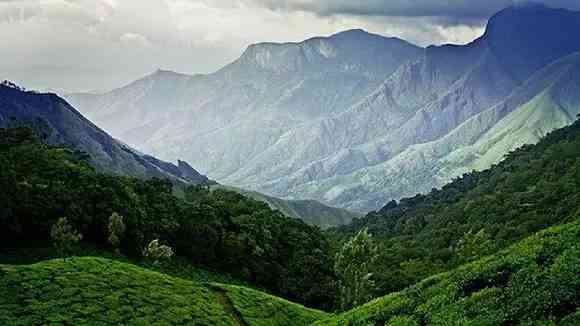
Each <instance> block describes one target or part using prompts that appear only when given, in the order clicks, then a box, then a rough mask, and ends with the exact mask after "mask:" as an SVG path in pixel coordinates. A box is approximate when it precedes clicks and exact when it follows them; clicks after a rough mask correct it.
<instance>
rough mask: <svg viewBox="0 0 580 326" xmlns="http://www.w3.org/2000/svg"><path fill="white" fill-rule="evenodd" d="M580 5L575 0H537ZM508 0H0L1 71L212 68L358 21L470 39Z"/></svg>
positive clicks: (394, 32) (31, 84) (61, 87)
mask: <svg viewBox="0 0 580 326" xmlns="http://www.w3.org/2000/svg"><path fill="white" fill-rule="evenodd" d="M539 2H544V3H546V4H548V5H550V6H552V7H562V8H568V9H574V10H580V0H544V1H539ZM520 3H521V1H514V0H412V1H411V0H0V40H2V41H1V42H2V43H1V45H0V79H9V80H12V81H15V82H16V83H18V84H20V85H22V86H24V87H26V88H29V89H38V90H55V91H58V92H62V93H65V92H77V91H106V90H109V89H113V88H117V87H120V86H122V85H124V84H127V83H129V82H131V81H133V80H135V79H138V78H140V77H142V76H144V75H147V74H149V73H152V72H153V71H155V70H157V69H165V70H173V71H177V72H182V73H189V74H193V73H210V72H213V71H215V70H217V69H219V68H221V67H222V66H224V65H225V64H227V63H229V62H231V61H233V60H235V59H236V58H237V57H238V56H239V55H240V54H241V53H242V52H243V51H244V49H245V48H246V47H247V46H248V45H250V44H254V43H259V42H266V41H269V42H287V41H301V40H304V39H307V38H310V37H314V36H327V35H331V34H333V33H336V32H339V31H342V30H347V29H352V28H362V29H365V30H367V31H369V32H372V33H377V34H381V35H385V36H396V37H400V38H402V39H405V40H407V41H410V42H412V43H415V44H417V45H421V46H427V45H431V44H443V43H467V42H470V41H472V40H473V39H475V38H477V37H478V36H480V35H481V34H482V33H483V31H484V26H485V23H486V21H487V19H489V17H490V16H491V15H493V14H494V13H495V12H497V11H499V10H501V9H502V8H505V7H507V6H510V5H518V4H520Z"/></svg>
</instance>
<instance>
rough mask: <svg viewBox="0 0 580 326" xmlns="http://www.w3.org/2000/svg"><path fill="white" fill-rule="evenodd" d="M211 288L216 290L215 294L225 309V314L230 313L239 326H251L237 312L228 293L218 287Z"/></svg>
mask: <svg viewBox="0 0 580 326" xmlns="http://www.w3.org/2000/svg"><path fill="white" fill-rule="evenodd" d="M211 288H212V289H213V290H214V293H215V295H216V297H217V299H218V302H219V304H221V305H222V306H223V307H224V310H225V312H226V313H228V314H229V315H230V316H231V317H232V318H233V319H234V320H235V321H236V323H237V324H238V325H240V326H249V325H248V324H247V323H246V322H245V321H244V318H243V317H242V315H241V314H240V312H239V311H238V310H236V308H235V307H234V304H233V302H232V300H231V299H230V298H229V297H228V295H227V293H226V292H225V291H224V290H223V289H221V288H219V287H217V286H212V287H211Z"/></svg>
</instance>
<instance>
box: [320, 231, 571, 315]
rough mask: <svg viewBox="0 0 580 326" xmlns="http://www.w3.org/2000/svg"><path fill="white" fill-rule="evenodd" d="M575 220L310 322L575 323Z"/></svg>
mask: <svg viewBox="0 0 580 326" xmlns="http://www.w3.org/2000/svg"><path fill="white" fill-rule="evenodd" d="M579 240H580V220H577V221H576V222H574V223H571V224H567V225H563V226H557V227H553V228H550V229H548V230H546V231H543V232H540V233H538V234H536V235H534V236H532V237H529V238H527V239H525V240H523V241H521V242H520V243H518V244H516V245H514V246H512V247H510V248H509V249H507V250H505V251H503V252H501V253H498V254H496V255H493V256H489V257H486V258H483V259H481V260H479V261H476V262H474V263H470V264H467V265H464V266H462V267H460V268H457V269H455V270H453V271H451V272H448V273H443V274H440V275H436V276H433V277H430V278H428V279H426V280H424V281H422V282H421V283H419V284H417V285H415V286H412V287H409V288H407V289H405V290H403V291H401V292H397V293H393V294H390V295H387V296H385V297H382V298H378V299H376V300H374V301H372V302H370V303H368V304H366V305H363V306H361V307H357V308H355V309H353V310H351V311H347V312H345V313H342V314H338V315H335V316H332V317H329V318H327V319H324V320H321V321H319V322H318V323H316V325H375V324H376V325H393V326H396V325H399V326H402V325H409V326H410V325H417V326H419V325H446V326H447V325H490V326H491V325H566V326H567V325H570V326H572V325H580V243H579Z"/></svg>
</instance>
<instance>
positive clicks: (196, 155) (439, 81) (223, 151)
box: [70, 5, 580, 212]
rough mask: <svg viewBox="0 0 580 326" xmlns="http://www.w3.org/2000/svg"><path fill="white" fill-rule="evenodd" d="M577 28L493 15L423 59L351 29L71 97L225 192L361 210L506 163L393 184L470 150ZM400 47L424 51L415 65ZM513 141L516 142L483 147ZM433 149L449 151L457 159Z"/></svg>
mask: <svg viewBox="0 0 580 326" xmlns="http://www.w3.org/2000/svg"><path fill="white" fill-rule="evenodd" d="M579 28H580V13H579V12H573V11H566V10H560V9H551V8H548V7H544V6H535V5H533V6H532V5H530V6H520V5H518V6H513V7H510V8H507V9H505V10H503V11H501V12H499V13H498V14H496V15H494V16H493V17H492V18H491V19H490V21H489V24H488V26H487V29H486V32H485V34H484V35H483V36H482V37H481V38H479V39H477V40H475V41H474V42H472V43H470V44H467V45H461V46H456V45H445V46H433V47H428V48H426V49H422V50H420V51H419V50H418V49H416V48H415V49H413V48H410V47H409V46H408V45H405V43H402V42H401V41H400V40H393V39H384V38H381V37H378V36H373V35H369V34H366V33H363V32H361V31H349V32H345V33H341V34H338V35H335V36H332V37H330V38H327V39H320V38H317V39H312V40H308V41H305V42H303V43H298V44H282V45H281V44H270V43H268V44H261V45H256V46H251V47H250V48H248V50H247V51H246V52H245V53H244V55H243V56H242V57H241V58H240V59H239V60H237V61H236V62H234V63H232V64H231V65H228V66H227V67H225V68H223V69H222V70H220V71H219V72H217V73H215V74H212V75H207V76H191V77H187V76H181V75H176V76H173V77H171V78H170V79H171V80H172V81H171V82H170V83H169V82H164V80H165V79H166V78H167V77H166V76H165V75H166V74H162V75H163V76H157V75H158V74H156V75H153V76H150V77H147V78H145V79H144V80H141V81H138V82H136V83H135V84H134V85H129V86H127V87H125V88H122V89H119V90H116V91H113V92H111V93H108V94H103V95H96V96H92V98H93V100H89V99H87V97H83V96H71V97H70V98H71V100H72V101H78V103H79V104H80V108H81V110H85V109H84V108H83V107H85V106H86V111H87V112H89V111H90V112H95V113H94V117H95V119H96V120H95V121H99V122H100V121H102V125H104V126H106V127H107V128H109V127H110V128H111V129H114V128H117V127H116V126H115V123H116V122H115V121H111V120H115V118H116V117H117V116H125V115H135V116H138V117H139V119H133V118H128V119H124V118H120V120H119V121H121V120H122V121H125V122H124V123H123V125H124V126H127V125H128V124H127V123H128V122H132V123H129V125H131V126H132V127H131V128H135V129H134V130H132V131H127V130H119V131H118V132H119V137H120V138H121V139H124V140H126V141H128V142H129V143H130V144H132V145H136V146H137V147H138V148H141V149H146V150H147V151H150V152H153V153H155V154H157V155H160V157H161V158H167V159H175V158H177V157H185V158H186V159H188V160H189V161H191V162H194V163H195V165H196V166H197V167H199V168H200V169H201V170H202V171H203V172H206V173H208V174H209V175H210V176H212V177H214V178H216V179H218V180H219V181H221V182H223V183H225V184H228V185H233V186H237V187H241V188H245V189H250V190H255V191H258V192H262V193H266V194H268V195H272V196H276V197H282V198H284V199H298V198H308V199H315V200H319V201H321V202H324V203H325V204H329V205H334V206H340V207H343V208H347V209H350V210H354V211H360V212H364V211H368V210H371V209H377V208H378V207H380V205H381V204H382V203H383V202H384V201H386V200H388V199H390V198H394V199H398V198H402V197H404V196H406V195H409V194H411V193H416V192H418V191H421V192H424V191H426V190H427V191H428V190H429V189H431V188H432V187H437V186H440V185H442V184H443V183H444V182H446V181H447V180H449V179H451V178H453V177H456V176H458V174H457V173H460V172H461V171H465V170H466V169H468V168H471V167H472V166H478V167H480V166H481V167H487V166H488V165H487V164H484V163H493V162H496V161H497V159H498V158H499V159H501V157H502V156H503V154H506V153H507V152H505V150H509V148H510V146H507V145H505V146H503V148H500V146H499V145H498V146H497V147H496V150H497V154H496V155H495V159H492V158H491V156H490V157H489V159H487V158H486V159H484V160H481V162H480V163H477V164H475V163H473V164H472V163H471V162H465V163H464V162H462V161H455V159H461V156H460V155H459V156H457V157H453V156H450V157H449V160H450V161H449V165H450V166H451V168H446V169H440V170H437V169H435V171H431V169H430V168H429V167H427V166H425V165H429V163H423V162H421V161H419V163H418V166H417V172H416V174H417V175H418V176H419V178H414V177H411V178H412V179H413V180H406V179H401V178H396V177H395V175H396V174H397V173H398V171H400V170H403V171H405V172H407V171H409V169H407V166H408V165H410V166H414V165H415V162H414V161H411V164H409V161H408V160H404V158H405V157H406V156H408V153H405V152H406V151H411V152H413V151H415V149H416V148H418V147H421V146H423V145H424V144H429V143H433V142H441V143H448V142H449V140H444V139H449V138H454V139H452V140H451V142H461V141H462V139H460V138H456V137H459V136H460V135H461V132H463V131H462V130H464V129H462V128H463V127H462V126H464V124H465V123H467V122H468V121H469V120H470V119H472V118H475V117H477V116H479V115H480V114H482V113H483V112H485V111H488V110H490V109H492V108H494V107H496V106H498V105H501V103H502V102H503V101H505V100H506V99H507V98H508V97H509V96H510V95H511V94H513V93H514V92H516V91H517V90H518V89H519V87H521V86H522V85H527V82H528V81H529V80H530V78H533V76H534V74H535V73H536V72H537V71H539V70H541V69H543V68H545V67H546V66H547V65H549V64H551V63H553V62H554V61H557V60H560V59H562V58H564V57H566V56H568V55H571V54H573V53H575V52H578V51H580V40H579V39H578V37H577V30H578V29H579ZM402 49H403V50H404V51H409V53H411V52H412V53H416V52H419V53H417V54H415V55H412V53H411V54H409V53H408V55H407V56H406V57H405V56H402V55H400V54H401V53H403V52H404V51H403V50H402ZM402 51H403V52H402ZM373 57H375V59H374V61H373V60H371V58H373ZM377 60H378V61H377ZM139 85H147V86H146V87H144V86H139ZM161 85H173V87H171V89H170V90H169V91H168V96H167V98H165V102H164V103H163V105H162V106H161V107H157V103H160V102H162V101H159V100H152V101H148V102H151V103H156V104H155V105H149V104H146V103H144V102H143V101H142V100H141V99H144V98H148V96H149V95H148V94H156V92H157V90H159V89H162V88H164V87H165V86H163V87H162V86H161ZM184 85H186V86H184ZM541 91H543V89H538V93H537V94H534V95H538V94H539V92H541ZM135 94H138V95H137V96H135ZM530 95H531V94H530ZM556 95H558V94H556ZM531 99H532V98H531V97H528V101H529V100H531ZM554 100H555V101H558V100H559V99H558V98H557V97H556V98H555V99H554ZM522 104H523V103H522ZM513 110H516V108H513V107H511V108H510V112H511V111H513ZM125 111H126V112H127V113H124V112H125ZM113 112H115V114H112V113H113ZM109 113H111V114H109ZM499 113H500V114H498V115H497V118H495V119H487V120H484V119H481V118H480V120H479V122H480V126H478V128H479V129H478V130H479V131H480V133H479V134H472V135H471V136H472V138H469V139H470V140H471V143H468V144H465V146H471V145H475V144H476V142H477V141H478V140H479V139H478V137H481V136H483V133H485V132H486V131H487V130H490V129H492V127H493V126H494V125H495V124H496V123H498V122H499V121H500V120H501V119H502V118H504V117H505V114H504V113H501V112H499ZM506 113H509V112H507V111H506ZM101 114H105V115H108V118H106V117H104V116H101ZM151 114H152V116H151V117H150V118H147V117H148V115H151ZM152 117H155V119H153V118H152ZM520 118H525V115H522V116H520ZM544 118H547V120H546V121H545V124H543V125H541V126H540V124H539V123H537V124H530V125H529V126H528V127H529V128H530V131H529V133H530V134H537V135H542V134H543V133H545V131H549V130H552V128H551V127H552V126H555V127H558V126H561V125H562V123H561V122H562V119H561V117H560V116H558V115H550V114H547V115H545V116H544ZM552 118H553V119H555V120H551V119H552ZM99 119H102V120H99ZM169 121H171V122H172V123H169ZM538 121H539V120H538ZM519 123H520V124H523V122H519ZM532 128H538V129H535V130H533V129H532ZM497 129H498V128H496V129H494V131H497ZM498 132H499V131H498ZM121 134H122V135H121ZM503 134H509V133H502V132H499V133H498V134H496V135H493V136H492V135H488V136H487V137H488V138H489V137H491V138H497V137H501V135H503ZM473 137H474V138H475V139H473ZM535 138H536V137H527V138H526V139H525V142H528V141H531V142H533V141H534V139H535ZM481 142H482V143H483V142H484V140H481ZM506 142H509V141H507V139H506ZM521 143H524V141H522V142H520V144H521ZM514 144H515V143H514ZM430 146H431V145H428V146H427V147H430ZM442 146H444V145H442ZM466 150H468V149H466ZM474 150H475V148H474ZM476 150H479V149H476ZM434 151H436V152H437V153H439V154H438V155H443V156H447V155H448V154H450V153H449V149H447V148H435V149H434ZM426 159H428V155H427V156H426ZM437 164H439V163H437ZM430 175H436V177H430Z"/></svg>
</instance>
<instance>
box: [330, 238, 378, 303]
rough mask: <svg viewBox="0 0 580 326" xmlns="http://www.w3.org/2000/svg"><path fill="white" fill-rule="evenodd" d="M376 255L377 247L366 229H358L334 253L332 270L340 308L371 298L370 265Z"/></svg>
mask: <svg viewBox="0 0 580 326" xmlns="http://www.w3.org/2000/svg"><path fill="white" fill-rule="evenodd" d="M376 257H377V248H376V246H375V244H374V243H373V240H372V237H371V235H370V234H369V233H368V232H367V229H363V230H361V231H359V232H358V233H357V235H356V236H354V237H353V238H352V239H350V240H349V241H348V242H347V243H345V244H344V246H343V247H342V249H341V250H340V251H339V252H338V254H337V255H336V260H335V263H334V270H335V272H336V275H337V276H338V281H339V290H340V293H339V296H340V308H341V309H342V310H347V309H350V308H352V307H356V306H358V305H361V304H363V303H366V302H368V301H369V300H370V299H371V298H372V296H371V295H372V294H371V293H372V289H373V287H374V283H373V281H372V279H371V277H372V273H371V266H372V265H373V264H374V263H375V260H376Z"/></svg>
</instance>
